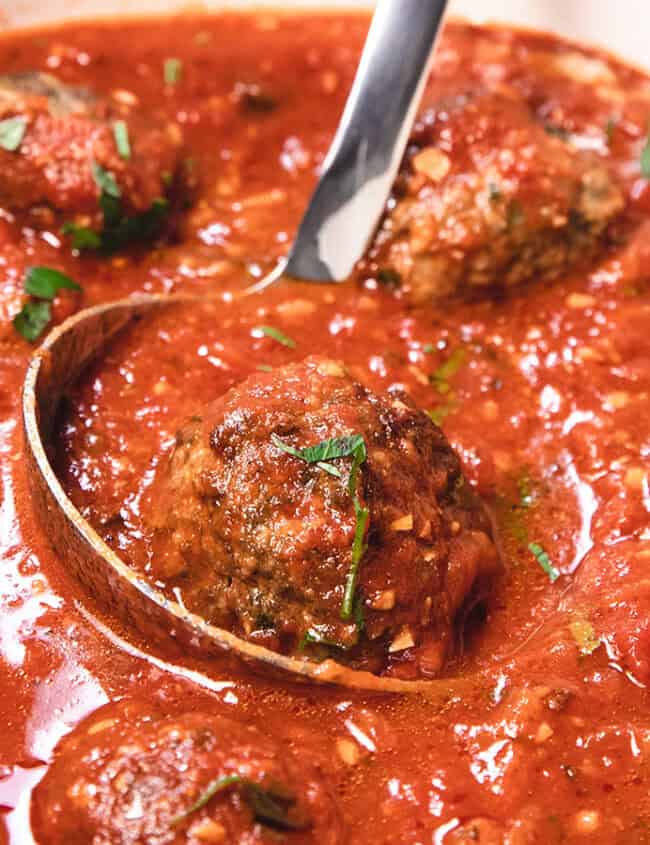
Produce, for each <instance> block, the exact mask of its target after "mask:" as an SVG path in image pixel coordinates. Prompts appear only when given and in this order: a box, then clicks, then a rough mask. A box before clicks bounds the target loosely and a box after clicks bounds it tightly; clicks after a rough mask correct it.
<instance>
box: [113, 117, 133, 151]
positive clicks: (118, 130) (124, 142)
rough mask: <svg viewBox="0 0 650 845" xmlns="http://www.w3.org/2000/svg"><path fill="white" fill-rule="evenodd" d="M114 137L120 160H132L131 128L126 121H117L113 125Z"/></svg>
mask: <svg viewBox="0 0 650 845" xmlns="http://www.w3.org/2000/svg"><path fill="white" fill-rule="evenodd" d="M113 137H114V138H115V146H116V147H117V151H118V153H119V155H120V158H123V159H127V160H128V159H130V158H131V142H130V141H129V127H128V126H127V125H126V122H125V121H124V120H116V121H115V123H114V124H113Z"/></svg>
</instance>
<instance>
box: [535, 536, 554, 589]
mask: <svg viewBox="0 0 650 845" xmlns="http://www.w3.org/2000/svg"><path fill="white" fill-rule="evenodd" d="M528 551H529V552H531V553H532V554H533V555H534V557H535V558H536V560H537V563H539V565H540V566H541V567H542V569H543V570H544V572H546V574H547V575H548V578H549V581H550V582H551V584H552V583H553V582H554V581H557V579H558V578H559V577H560V572H559V570H558V569H556V568H555V567H554V566H553V563H552V561H551V558H550V557H549V556H548V553H547V552H546V551H545V550H544V548H543V546H540V544H539V543H529V544H528Z"/></svg>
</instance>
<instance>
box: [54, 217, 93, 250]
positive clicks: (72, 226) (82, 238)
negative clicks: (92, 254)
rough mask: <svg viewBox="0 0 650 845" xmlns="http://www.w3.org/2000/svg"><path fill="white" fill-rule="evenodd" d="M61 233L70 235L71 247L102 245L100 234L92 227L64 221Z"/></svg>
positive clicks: (91, 247) (85, 247)
mask: <svg viewBox="0 0 650 845" xmlns="http://www.w3.org/2000/svg"><path fill="white" fill-rule="evenodd" d="M61 234H63V235H69V236H70V240H71V242H72V248H73V249H78V250H83V249H99V248H100V247H101V245H102V239H101V236H100V235H99V234H98V233H97V232H95V230H94V229H89V228H88V226H78V225H77V224H76V223H64V224H63V226H62V227H61Z"/></svg>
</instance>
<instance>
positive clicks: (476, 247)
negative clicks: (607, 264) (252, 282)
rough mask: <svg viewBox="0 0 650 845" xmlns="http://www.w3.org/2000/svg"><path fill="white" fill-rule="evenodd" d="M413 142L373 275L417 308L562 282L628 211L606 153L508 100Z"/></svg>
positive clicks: (498, 97) (456, 106) (472, 107)
mask: <svg viewBox="0 0 650 845" xmlns="http://www.w3.org/2000/svg"><path fill="white" fill-rule="evenodd" d="M411 141H412V143H411V145H410V148H409V149H408V151H407V155H406V158H405V163H404V167H403V171H402V173H401V175H400V177H398V180H397V183H396V187H395V195H394V197H393V200H392V204H391V210H390V212H389V213H388V214H387V216H386V218H385V220H384V221H383V224H382V226H381V227H380V230H379V233H378V236H377V239H376V241H375V244H374V245H373V247H372V248H371V250H370V253H369V259H368V260H367V261H366V262H364V263H363V264H362V266H361V269H362V271H364V272H374V273H376V275H377V277H378V278H379V279H380V280H385V281H387V282H392V283H394V284H400V285H401V287H402V289H403V291H404V292H405V294H406V295H407V296H408V297H410V298H411V299H412V300H413V301H415V302H423V301H427V300H430V299H432V298H433V299H436V298H441V297H446V296H450V295H456V294H459V295H467V294H475V293H477V292H479V291H480V290H481V289H485V288H486V287H488V286H490V287H495V288H508V287H512V286H514V285H519V284H521V283H522V282H524V281H526V280H528V279H533V278H538V277H547V276H552V275H554V274H557V273H559V272H561V271H563V270H565V269H566V268H568V267H569V266H570V265H572V264H573V263H575V262H576V261H578V260H580V259H581V258H584V257H585V256H588V255H589V253H590V252H592V251H593V248H594V247H595V245H596V243H597V242H598V239H599V237H600V236H601V235H602V234H603V232H604V229H605V227H606V225H607V223H608V221H609V220H611V219H612V217H613V216H614V215H616V214H617V213H618V212H619V211H620V210H621V209H622V207H623V196H622V193H621V191H620V190H619V188H618V187H617V186H616V185H615V184H614V183H613V182H612V178H611V176H610V174H609V171H608V170H607V168H606V166H605V165H604V164H603V162H602V161H601V160H600V159H599V158H598V156H597V155H595V154H594V153H590V152H585V151H580V150H578V149H575V148H574V147H572V146H571V145H570V144H569V143H566V141H564V140H562V139H561V138H560V137H557V136H556V135H553V134H549V132H547V131H545V129H544V128H543V127H542V126H541V125H540V124H539V123H536V122H535V120H534V118H533V116H532V115H531V113H530V112H529V109H528V106H527V105H526V103H525V102H523V101H522V100H520V99H517V98H515V97H511V96H508V95H506V94H502V93H499V94H497V93H493V94H482V95H477V96H459V97H458V98H456V99H455V100H454V101H453V102H451V103H450V104H449V105H448V106H441V107H440V108H439V109H438V110H436V111H429V112H426V113H425V114H424V115H423V116H422V118H421V120H420V122H419V123H418V124H417V125H416V127H415V130H414V133H413V137H412V139H411Z"/></svg>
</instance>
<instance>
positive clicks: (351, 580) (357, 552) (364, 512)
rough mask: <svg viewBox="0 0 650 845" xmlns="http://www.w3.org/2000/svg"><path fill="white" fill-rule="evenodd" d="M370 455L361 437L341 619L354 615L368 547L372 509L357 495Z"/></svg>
mask: <svg viewBox="0 0 650 845" xmlns="http://www.w3.org/2000/svg"><path fill="white" fill-rule="evenodd" d="M367 457H368V453H367V451H366V444H365V443H364V441H363V438H361V440H360V442H359V443H358V444H357V445H356V446H355V449H354V452H353V458H352V468H351V469H350V477H349V479H348V492H349V493H350V495H351V496H352V504H353V506H354V515H355V518H356V526H355V529H354V539H353V541H352V559H351V561H350V569H349V570H348V574H347V577H346V579H345V591H344V593H343V603H342V605H341V619H343V620H348V619H352V618H353V616H354V608H355V595H356V590H357V582H358V580H359V566H360V565H361V559H362V558H363V556H364V554H365V553H366V549H367V548H368V547H367V545H366V543H365V536H366V528H367V526H368V519H369V517H370V511H369V510H368V508H364V507H362V506H361V502H360V501H359V497H358V495H357V476H358V474H359V469H360V468H361V465H362V464H363V463H364V462H365V460H366V458H367Z"/></svg>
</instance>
